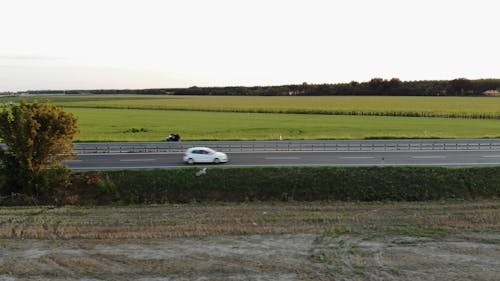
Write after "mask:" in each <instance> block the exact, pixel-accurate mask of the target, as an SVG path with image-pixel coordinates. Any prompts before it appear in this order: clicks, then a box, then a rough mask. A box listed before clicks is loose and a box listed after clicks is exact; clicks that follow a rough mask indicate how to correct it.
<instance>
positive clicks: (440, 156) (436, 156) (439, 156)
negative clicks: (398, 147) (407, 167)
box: [411, 155, 446, 159]
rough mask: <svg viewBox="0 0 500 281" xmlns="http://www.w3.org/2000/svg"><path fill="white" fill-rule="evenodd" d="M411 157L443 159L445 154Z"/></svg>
mask: <svg viewBox="0 0 500 281" xmlns="http://www.w3.org/2000/svg"><path fill="white" fill-rule="evenodd" d="M411 158H416V159H444V158H446V156H443V155H434V156H431V155H429V156H412V157H411Z"/></svg>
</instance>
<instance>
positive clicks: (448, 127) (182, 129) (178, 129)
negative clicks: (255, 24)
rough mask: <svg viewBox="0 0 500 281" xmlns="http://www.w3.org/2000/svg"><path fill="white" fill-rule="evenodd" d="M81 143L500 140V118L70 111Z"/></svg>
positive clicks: (81, 109) (109, 110) (164, 111)
mask: <svg viewBox="0 0 500 281" xmlns="http://www.w3.org/2000/svg"><path fill="white" fill-rule="evenodd" d="M66 110H67V111H69V112H72V113H74V114H75V115H76V116H78V118H79V124H80V128H81V130H80V134H79V135H77V137H76V140H77V141H161V140H164V139H165V137H167V136H168V135H169V134H170V133H179V134H181V136H182V140H278V139H280V135H281V136H282V138H283V139H285V140H286V139H299V140H300V139H363V138H485V137H500V120H495V119H456V118H416V117H388V116H344V115H319V114H308V115H304V114H270V113H259V114H257V113H227V112H198V111H170V110H132V109H128V110H120V109H91V108H67V109H66Z"/></svg>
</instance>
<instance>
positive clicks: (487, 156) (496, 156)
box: [483, 155, 500, 158]
mask: <svg viewBox="0 0 500 281" xmlns="http://www.w3.org/2000/svg"><path fill="white" fill-rule="evenodd" d="M483 157H484V158H500V155H484V156H483Z"/></svg>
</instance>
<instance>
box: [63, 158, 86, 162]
mask: <svg viewBox="0 0 500 281" xmlns="http://www.w3.org/2000/svg"><path fill="white" fill-rule="evenodd" d="M82 161H83V160H78V159H71V160H64V162H82Z"/></svg>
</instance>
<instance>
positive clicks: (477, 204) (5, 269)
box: [0, 200, 500, 281]
mask: <svg viewBox="0 0 500 281" xmlns="http://www.w3.org/2000/svg"><path fill="white" fill-rule="evenodd" d="M499 209H500V201H498V200H481V201H464V202H458V201H455V202H454V201H450V202H419V203H403V202H400V203H397V202H389V203H388V202H386V203H359V202H358V203H342V202H311V203H299V202H288V203H285V202H274V203H273V202H271V203H263V202H261V203H250V202H249V203H244V204H229V203H226V204H217V205H212V204H208V205H201V204H185V205H150V206H127V207H120V206H113V207H95V206H94V207H18V208H12V207H11V208H5V207H0V239H1V241H2V243H1V244H0V249H1V252H0V280H9V281H10V280H14V281H17V280H142V281H155V280H197V279H202V280H444V281H451V280H454V281H455V280H498V276H500V234H499V233H500V212H499Z"/></svg>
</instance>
